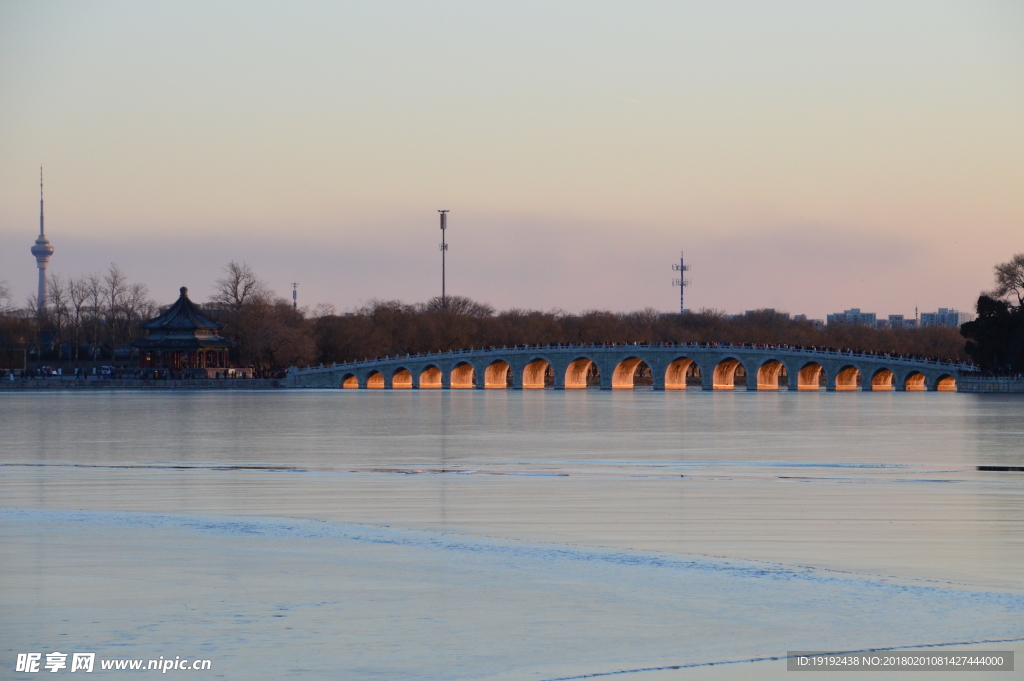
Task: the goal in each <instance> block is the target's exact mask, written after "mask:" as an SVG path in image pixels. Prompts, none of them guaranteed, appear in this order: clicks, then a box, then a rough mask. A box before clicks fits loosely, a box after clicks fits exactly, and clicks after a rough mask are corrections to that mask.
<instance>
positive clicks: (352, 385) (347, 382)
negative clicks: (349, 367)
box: [341, 374, 359, 390]
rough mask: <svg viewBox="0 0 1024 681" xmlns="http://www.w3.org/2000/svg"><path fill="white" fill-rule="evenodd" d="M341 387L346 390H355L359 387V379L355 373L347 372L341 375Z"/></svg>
mask: <svg viewBox="0 0 1024 681" xmlns="http://www.w3.org/2000/svg"><path fill="white" fill-rule="evenodd" d="M341 387H342V388H343V389H345V390H355V389H356V388H358V387H359V379H358V378H357V377H356V375H355V374H345V375H344V376H342V377H341Z"/></svg>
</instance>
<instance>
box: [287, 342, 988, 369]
mask: <svg viewBox="0 0 1024 681" xmlns="http://www.w3.org/2000/svg"><path fill="white" fill-rule="evenodd" d="M620 348H693V349H699V350H711V349H720V348H730V349H731V348H736V349H741V350H775V351H782V352H785V353H793V354H811V355H836V356H839V355H842V356H848V357H869V358H872V359H883V360H888V361H893V362H900V363H907V364H915V365H920V364H927V365H933V366H940V367H950V368H955V369H957V370H959V371H973V370H974V365H973V364H972V363H970V362H954V361H945V360H937V359H925V358H915V357H905V356H900V355H893V354H889V353H878V352H873V351H865V350H837V349H834V348H816V347H809V348H808V347H793V346H790V345H785V344H764V343H696V342H695V343H548V344H546V345H545V344H536V345H514V346H512V347H508V346H502V347H500V348H498V347H494V346H490V347H486V348H479V349H478V348H461V349H458V350H451V351H448V352H420V353H417V354H415V355H413V354H405V355H394V356H391V355H388V356H385V357H376V358H374V359H363V360H354V361H351V362H341V363H338V362H335V363H334V364H329V365H324V364H320V365H318V366H307V367H295V370H296V371H297V372H299V373H302V372H309V371H324V370H336V369H347V368H359V367H364V366H366V365H368V364H369V365H372V364H378V363H380V362H394V361H397V360H423V359H432V358H442V357H451V356H452V355H465V354H474V355H476V354H492V355H493V354H502V353H508V352H510V351H513V352H514V351H521V350H536V351H543V350H575V349H579V350H607V349H612V350H615V349H620Z"/></svg>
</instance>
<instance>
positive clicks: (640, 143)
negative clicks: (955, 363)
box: [0, 0, 1024, 318]
mask: <svg viewBox="0 0 1024 681" xmlns="http://www.w3.org/2000/svg"><path fill="white" fill-rule="evenodd" d="M1021 36H1024V3H1020V2H985V1H983V0H972V1H970V2H941V1H929V2H893V1H891V0H887V1H884V2H872V1H871V0H858V1H856V2H828V3H822V2H787V1H779V2H727V1H723V2H686V1H683V0H677V1H672V2H638V1H636V0H630V1H629V2H625V1H623V2H600V1H593V0H591V1H587V2H582V1H581V2H558V1H551V0H544V1H540V2H532V1H530V0H519V1H517V2H488V3H481V2H443V1H437V2H429V3H423V2H398V1H396V2H387V1H382V2H372V3H367V2H360V3H345V2H315V1H313V0H308V1H304V2H301V3H291V2H261V1H258V0H247V1H246V2H226V1H224V2H205V1H204V2H188V1H184V0H176V1H174V2H156V1H154V2H144V3H140V2H134V1H131V2H99V1H96V2H89V1H85V2H52V1H49V0H37V1H31V2H29V1H18V0H8V1H7V2H3V3H0V281H6V282H7V283H8V284H9V285H10V288H11V289H12V292H13V294H14V297H15V300H16V302H21V301H24V300H25V299H26V298H27V296H29V295H30V294H32V293H33V292H34V290H35V282H36V267H35V261H34V259H33V257H32V256H31V255H30V253H29V248H30V247H31V245H32V243H33V241H34V239H35V237H36V235H37V233H38V224H39V218H38V210H39V197H38V191H39V186H38V184H39V182H38V175H39V167H40V166H43V167H44V169H45V170H44V172H45V182H46V226H47V236H48V237H49V238H50V240H51V242H52V244H53V246H54V248H55V249H56V252H55V254H54V256H53V258H52V259H51V261H50V272H51V273H55V274H59V275H63V276H79V275H82V274H86V273H89V272H95V271H99V270H102V269H105V268H106V267H108V266H109V264H110V263H116V264H117V265H118V266H119V267H120V268H121V269H122V270H124V271H125V272H126V273H127V274H128V276H129V278H130V279H131V280H132V281H141V282H144V283H146V284H147V285H148V286H149V290H150V293H151V295H152V297H153V298H154V299H155V300H156V301H157V302H159V303H170V302H172V301H173V300H174V299H175V298H176V297H177V289H178V287H179V286H182V285H184V286H188V287H189V289H190V292H191V295H192V297H193V299H195V300H198V301H202V300H205V299H207V297H209V296H210V295H211V293H212V291H213V287H214V285H215V281H216V279H217V278H219V277H220V276H222V270H223V268H224V266H225V265H226V264H227V263H228V262H230V261H232V260H236V261H245V262H248V263H249V264H250V265H251V266H252V267H253V269H254V270H255V271H256V272H257V273H258V274H259V275H260V276H262V277H263V278H264V279H266V280H267V281H268V283H269V284H270V285H271V287H272V288H273V289H274V290H275V291H277V293H278V294H279V295H282V296H287V297H290V293H291V288H292V287H291V284H292V282H297V283H298V285H299V286H298V293H299V302H300V303H301V304H305V305H310V306H314V305H317V304H320V303H329V304H332V305H334V306H335V307H336V308H337V309H338V310H339V311H344V310H351V309H355V308H356V307H358V306H360V305H362V304H365V303H367V302H369V301H371V300H373V299H400V300H404V301H406V302H423V301H426V300H428V299H430V298H431V297H433V296H436V295H439V294H440V288H441V254H440V251H439V248H438V244H439V242H440V230H439V229H438V217H437V216H438V214H437V210H438V209H441V208H445V209H449V210H450V211H451V212H450V213H449V229H448V230H447V239H448V242H449V244H450V245H449V250H448V252H447V290H448V293H449V294H450V295H464V296H469V297H471V298H473V299H476V300H479V301H483V302H487V303H490V304H491V305H493V306H495V307H496V308H498V309H507V308H531V309H545V310H548V309H561V310H566V311H570V312H579V311H584V310H589V309H608V310H615V311H627V310H635V309H641V308H648V307H651V308H655V309H658V310H662V311H665V312H671V311H674V310H678V307H679V290H678V289H677V288H673V286H672V280H673V278H674V277H675V276H677V273H675V272H673V271H672V269H671V266H672V264H673V263H677V262H678V258H679V254H680V252H681V251H683V252H685V257H686V261H687V263H688V264H689V265H690V266H691V270H690V272H689V273H688V277H689V279H690V280H691V284H690V286H689V287H687V289H686V306H687V307H688V308H691V309H694V310H697V309H701V308H713V309H718V310H723V311H726V312H729V313H737V312H742V311H744V310H750V309H756V308H764V307H769V308H775V309H778V310H784V311H788V312H791V313H794V314H798V313H802V314H808V315H809V316H811V317H819V318H820V317H824V316H825V315H826V314H827V313H830V312H836V311H840V310H843V309H848V308H851V307H859V308H861V309H863V310H865V311H871V312H876V313H877V314H879V315H888V314H904V315H908V316H909V315H913V314H914V309H915V307H919V308H920V310H921V311H934V310H935V309H937V308H938V307H955V308H958V309H961V310H969V309H972V307H973V303H974V300H975V299H976V297H977V295H978V293H979V292H980V291H982V290H984V289H987V288H991V286H992V282H993V278H992V268H993V266H994V265H995V264H996V263H999V262H1005V261H1006V260H1008V259H1009V258H1010V257H1011V256H1012V255H1013V254H1014V253H1018V252H1021V251H1024V40H1022V39H1021Z"/></svg>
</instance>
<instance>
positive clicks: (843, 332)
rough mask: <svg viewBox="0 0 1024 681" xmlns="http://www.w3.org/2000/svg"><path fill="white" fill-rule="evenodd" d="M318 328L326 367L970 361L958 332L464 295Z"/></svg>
mask: <svg viewBox="0 0 1024 681" xmlns="http://www.w3.org/2000/svg"><path fill="white" fill-rule="evenodd" d="M311 321H312V325H313V328H314V333H315V337H316V342H317V348H318V351H319V357H318V360H319V361H320V362H323V363H331V362H343V361H350V360H359V359H367V358H374V357H383V356H388V355H403V354H416V353H421V352H443V351H447V350H455V349H459V348H470V347H476V348H480V347H502V346H513V345H537V344H547V343H577V344H587V343H634V342H635V343H652V342H653V343H657V342H677V343H683V342H728V343H766V344H767V343H777V344H788V345H794V346H796V345H799V346H804V347H831V348H839V349H847V348H849V349H859V350H873V351H880V352H895V353H899V354H907V355H919V356H926V357H940V358H951V359H958V360H960V359H965V358H966V355H965V354H964V340H963V338H962V337H961V336H960V334H959V333H958V332H957V330H956V329H953V328H946V327H927V328H924V329H876V328H871V327H866V326H855V325H842V326H829V327H825V328H824V329H818V328H817V327H816V326H815V324H814V323H813V322H808V321H797V320H793V319H790V318H789V317H788V316H787V315H784V314H780V313H777V312H774V311H772V310H760V311H755V312H753V313H751V314H746V315H743V316H738V317H733V318H729V317H727V316H726V315H725V314H724V313H722V312H719V311H715V310H701V311H700V312H697V313H692V314H663V313H659V312H658V311H656V310H654V309H650V308H648V309H645V310H640V311H637V312H627V313H616V312H608V311H603V310H592V311H588V312H583V313H581V314H572V313H568V312H563V311H558V310H555V311H550V312H541V311H536V310H520V309H512V310H505V311H503V312H495V310H494V309H493V308H492V307H491V306H489V305H486V304H484V303H479V302H476V301H473V300H470V299H468V298H463V297H449V298H448V300H447V308H446V307H445V306H444V305H442V304H441V301H440V300H437V299H435V300H432V301H430V302H427V303H418V304H405V303H402V302H401V301H371V302H370V303H368V304H366V305H364V306H363V307H361V308H359V309H357V310H355V311H354V312H352V313H348V314H344V315H337V314H321V315H318V316H316V317H315V318H313V319H312V320H311Z"/></svg>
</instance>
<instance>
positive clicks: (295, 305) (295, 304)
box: [292, 281, 299, 310]
mask: <svg viewBox="0 0 1024 681" xmlns="http://www.w3.org/2000/svg"><path fill="white" fill-rule="evenodd" d="M292 309H293V310H297V309H299V285H298V284H297V283H295V282H294V281H293V282H292Z"/></svg>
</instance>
